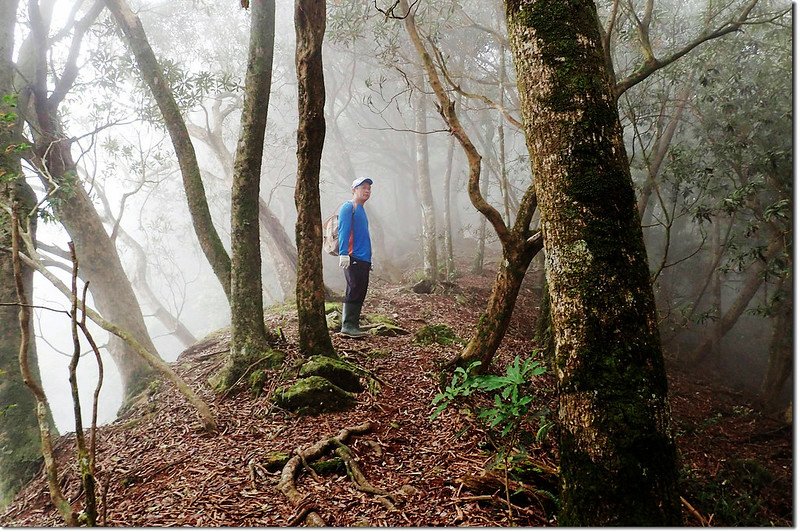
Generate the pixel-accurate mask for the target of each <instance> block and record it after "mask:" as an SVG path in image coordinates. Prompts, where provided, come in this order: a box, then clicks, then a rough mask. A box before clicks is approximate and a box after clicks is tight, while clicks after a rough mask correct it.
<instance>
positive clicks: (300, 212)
mask: <svg viewBox="0 0 800 532" xmlns="http://www.w3.org/2000/svg"><path fill="white" fill-rule="evenodd" d="M325 16H326V10H325V2H321V1H319V0H296V2H295V12H294V24H295V33H296V38H297V48H296V53H295V66H296V68H297V91H298V98H297V99H298V111H299V123H298V125H297V186H296V188H295V194H294V201H295V205H296V207H297V225H296V233H295V237H296V244H297V289H296V292H297V317H298V321H299V331H298V335H299V338H298V343H299V348H300V352H301V353H303V354H304V355H306V356H311V355H317V354H319V355H334V354H335V353H334V350H333V344H332V343H331V337H330V335H329V334H328V326H327V322H326V320H325V285H324V283H323V282H322V214H321V208H320V199H319V171H320V160H321V158H322V147H323V145H324V143H325V80H324V78H323V70H322V40H323V37H324V36H325V23H326V21H325Z"/></svg>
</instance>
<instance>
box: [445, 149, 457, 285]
mask: <svg viewBox="0 0 800 532" xmlns="http://www.w3.org/2000/svg"><path fill="white" fill-rule="evenodd" d="M455 147H456V139H455V138H454V137H452V136H451V137H450V139H449V140H448V142H447V167H446V168H445V171H444V186H443V187H442V188H443V190H444V229H443V233H444V249H443V253H444V277H445V280H447V281H452V280H453V279H455V276H456V264H455V258H454V257H453V223H452V221H451V214H450V213H451V212H452V207H451V202H450V196H451V191H450V189H451V185H450V181H451V178H452V176H453V151H454V150H455Z"/></svg>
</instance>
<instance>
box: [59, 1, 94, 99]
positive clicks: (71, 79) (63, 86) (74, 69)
mask: <svg viewBox="0 0 800 532" xmlns="http://www.w3.org/2000/svg"><path fill="white" fill-rule="evenodd" d="M104 8H105V5H103V0H96V1H95V3H94V5H93V6H92V7H91V9H89V12H88V13H86V15H85V16H84V17H83V18H82V19H81V20H80V21H79V22H78V23H77V24H75V34H74V36H73V37H72V44H71V45H70V48H69V54H68V55H67V61H66V64H65V65H64V72H63V74H62V75H61V79H59V80H58V82H57V83H56V87H55V89H54V90H53V93H52V94H51V95H50V97H49V98H48V99H47V102H48V105H50V106H52V107H51V108H52V109H55V108H57V107H58V105H59V104H60V103H61V102H62V101H63V100H64V98H65V97H66V96H67V93H68V92H69V90H70V89H71V88H72V86H73V84H74V83H75V80H76V79H77V77H78V71H79V69H78V65H77V62H78V54H80V51H81V43H82V42H83V36H84V35H86V32H87V31H88V30H89V28H90V27H91V25H92V24H93V23H94V21H95V19H97V17H98V16H100V13H101V12H102V11H103V9H104Z"/></svg>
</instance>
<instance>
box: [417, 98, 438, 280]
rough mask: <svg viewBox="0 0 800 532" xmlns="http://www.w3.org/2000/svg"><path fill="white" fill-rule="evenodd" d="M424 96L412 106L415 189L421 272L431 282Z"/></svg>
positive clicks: (432, 231)
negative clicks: (420, 247)
mask: <svg viewBox="0 0 800 532" xmlns="http://www.w3.org/2000/svg"><path fill="white" fill-rule="evenodd" d="M426 113H427V106H426V99H425V94H422V93H420V94H419V95H417V98H416V100H415V105H414V123H415V128H416V130H417V133H416V135H414V140H415V141H416V142H415V147H416V155H417V188H418V190H419V199H420V208H421V209H422V270H423V272H424V273H425V278H426V279H429V280H431V281H433V282H436V281H437V280H438V279H439V264H438V260H437V257H436V214H435V210H434V206H433V192H432V191H431V175H430V169H429V161H428V159H429V157H428V136H427V133H426V132H427V130H428V117H427V115H426Z"/></svg>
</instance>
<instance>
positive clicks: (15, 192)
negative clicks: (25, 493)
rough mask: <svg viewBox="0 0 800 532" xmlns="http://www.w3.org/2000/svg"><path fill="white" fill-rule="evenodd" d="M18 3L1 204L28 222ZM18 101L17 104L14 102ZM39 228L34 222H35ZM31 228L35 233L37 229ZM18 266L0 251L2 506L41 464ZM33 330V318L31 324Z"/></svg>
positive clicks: (6, 35)
mask: <svg viewBox="0 0 800 532" xmlns="http://www.w3.org/2000/svg"><path fill="white" fill-rule="evenodd" d="M18 4H19V2H18V0H10V1H7V2H0V116H2V117H3V120H0V124H1V125H0V206H2V207H11V206H12V205H13V204H14V200H15V199H16V203H17V204H20V205H22V206H23V208H22V209H21V210H22V211H23V212H18V213H17V216H18V217H20V218H21V219H24V217H25V216H27V213H28V212H29V211H30V209H31V208H33V206H34V205H35V204H36V198H35V196H34V194H33V191H32V190H31V189H30V187H29V186H28V185H27V184H26V183H25V180H24V179H23V178H22V169H21V167H20V157H19V153H18V152H17V151H16V150H15V149H14V147H13V146H14V145H18V144H19V141H18V139H17V138H16V135H15V133H16V130H17V129H18V122H19V117H18V114H17V109H16V108H15V107H14V106H13V105H11V104H7V103H6V100H4V98H5V97H11V98H14V97H15V94H14V89H13V83H12V82H13V77H14V64H13V62H12V51H13V49H14V27H15V22H16V14H17V13H16V11H17V7H18ZM10 101H13V100H10ZM31 222H32V223H33V227H35V222H36V220H35V218H34V219H32V220H31ZM33 227H32V229H33ZM11 247H12V242H11V217H10V216H9V215H8V213H7V212H6V211H5V209H0V248H2V249H4V250H8V249H11ZM22 281H23V285H24V290H25V293H26V294H29V295H30V294H32V293H33V271H32V270H31V269H30V268H23V269H22ZM16 301H17V289H16V285H15V282H14V265H13V262H12V256H11V253H7V252H5V251H0V303H3V305H2V306H0V448H2V449H3V452H2V453H0V508H2V507H4V506H5V505H6V504H7V503H8V502H9V501H10V500H11V498H12V497H13V496H14V495H15V494H16V493H17V491H19V489H20V488H21V487H22V486H23V485H24V484H25V483H26V482H28V481H29V480H30V479H31V478H33V476H34V475H35V474H36V471H37V470H38V469H39V466H40V465H41V462H42V451H41V446H40V443H39V425H38V422H37V419H36V401H35V399H34V397H33V394H31V393H30V391H29V390H28V389H27V387H26V386H25V383H24V382H23V380H22V375H21V374H20V368H19V360H18V354H19V349H20V342H21V340H22V338H21V331H20V323H19V319H18V316H19V310H20V309H19V307H17V306H14V305H13V303H15V302H16ZM28 323H29V328H30V329H31V330H32V328H33V320H32V318H31V319H30V320H29V321H28ZM28 360H29V361H31V374H32V377H33V378H34V379H35V380H36V381H37V382H39V380H40V377H39V370H38V364H37V363H36V346H35V344H34V343H33V342H31V343H30V346H29V350H28Z"/></svg>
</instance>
